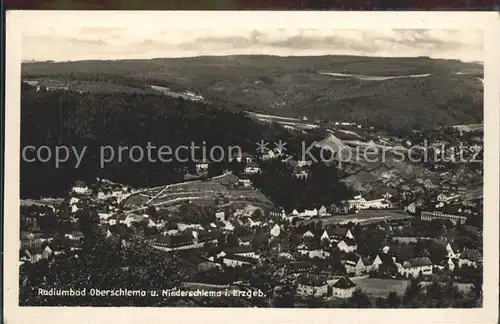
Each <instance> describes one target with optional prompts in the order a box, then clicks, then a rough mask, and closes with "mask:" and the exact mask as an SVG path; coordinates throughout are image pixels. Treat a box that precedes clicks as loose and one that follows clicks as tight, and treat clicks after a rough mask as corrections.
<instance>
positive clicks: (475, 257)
mask: <svg viewBox="0 0 500 324" xmlns="http://www.w3.org/2000/svg"><path fill="white" fill-rule="evenodd" d="M480 262H481V256H480V254H479V251H478V250H469V249H467V250H464V251H463V252H462V253H461V254H460V256H459V257H458V266H459V267H463V266H469V267H474V268H476V267H477V265H478V263H480Z"/></svg>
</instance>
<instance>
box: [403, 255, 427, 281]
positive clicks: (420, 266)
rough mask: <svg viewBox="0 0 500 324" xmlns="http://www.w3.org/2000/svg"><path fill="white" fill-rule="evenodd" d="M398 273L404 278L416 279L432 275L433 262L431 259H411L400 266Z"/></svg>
mask: <svg viewBox="0 0 500 324" xmlns="http://www.w3.org/2000/svg"><path fill="white" fill-rule="evenodd" d="M398 272H399V274H401V275H402V276H404V277H408V276H412V277H413V278H416V277H418V276H420V275H430V274H432V262H431V260H430V259H429V258H427V257H424V258H415V259H410V260H408V261H406V262H404V263H403V264H398Z"/></svg>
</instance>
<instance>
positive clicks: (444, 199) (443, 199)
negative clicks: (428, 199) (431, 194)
mask: <svg viewBox="0 0 500 324" xmlns="http://www.w3.org/2000/svg"><path fill="white" fill-rule="evenodd" d="M436 199H437V201H439V202H443V203H445V202H447V201H448V196H446V195H445V194H444V193H440V194H439V195H438V196H437V198H436Z"/></svg>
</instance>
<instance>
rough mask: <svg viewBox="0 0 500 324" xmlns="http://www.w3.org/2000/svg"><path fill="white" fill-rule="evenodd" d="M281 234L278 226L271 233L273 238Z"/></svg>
mask: <svg viewBox="0 0 500 324" xmlns="http://www.w3.org/2000/svg"><path fill="white" fill-rule="evenodd" d="M280 233H281V227H280V226H279V225H278V224H275V225H274V226H273V227H272V228H271V231H270V234H271V236H273V237H278V236H280Z"/></svg>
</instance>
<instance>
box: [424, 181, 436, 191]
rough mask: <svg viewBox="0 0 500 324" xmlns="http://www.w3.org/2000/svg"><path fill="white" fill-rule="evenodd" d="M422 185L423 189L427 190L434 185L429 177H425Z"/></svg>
mask: <svg viewBox="0 0 500 324" xmlns="http://www.w3.org/2000/svg"><path fill="white" fill-rule="evenodd" d="M424 187H425V189H427V190H429V189H432V188H434V185H433V184H432V181H431V180H430V179H425V180H424Z"/></svg>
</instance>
